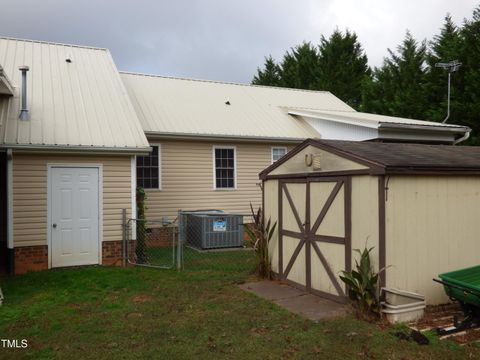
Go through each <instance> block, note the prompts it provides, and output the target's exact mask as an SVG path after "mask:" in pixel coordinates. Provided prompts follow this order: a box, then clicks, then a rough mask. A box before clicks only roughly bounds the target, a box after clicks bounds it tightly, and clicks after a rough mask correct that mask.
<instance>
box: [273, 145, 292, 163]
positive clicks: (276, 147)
mask: <svg viewBox="0 0 480 360" xmlns="http://www.w3.org/2000/svg"><path fill="white" fill-rule="evenodd" d="M274 149H283V150H285V154H284V155H283V156H285V155H287V153H288V148H287V147H286V146H272V148H271V150H270V160H271V161H272V164H273V163H274V162H276V161H278V160H273V150H274Z"/></svg>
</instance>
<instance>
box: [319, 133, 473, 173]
mask: <svg viewBox="0 0 480 360" xmlns="http://www.w3.org/2000/svg"><path fill="white" fill-rule="evenodd" d="M315 143H319V144H324V145H327V146H331V147H333V148H335V149H337V150H340V151H342V152H345V153H348V154H351V155H355V156H357V157H360V158H363V159H365V160H367V161H371V162H373V163H376V164H379V165H382V166H384V167H386V168H456V169H458V168H466V169H467V168H468V169H479V170H480V147H478V146H453V145H425V144H409V143H381V142H356V141H341V140H322V141H316V140H313V144H315Z"/></svg>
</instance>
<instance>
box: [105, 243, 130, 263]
mask: <svg viewBox="0 0 480 360" xmlns="http://www.w3.org/2000/svg"><path fill="white" fill-rule="evenodd" d="M129 243H130V244H129V248H128V253H129V254H133V253H134V252H135V241H130V242H129ZM122 258H123V241H104V242H103V243H102V265H107V266H109V265H110V266H111V265H117V266H120V265H122Z"/></svg>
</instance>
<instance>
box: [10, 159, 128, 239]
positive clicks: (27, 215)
mask: <svg viewBox="0 0 480 360" xmlns="http://www.w3.org/2000/svg"><path fill="white" fill-rule="evenodd" d="M55 163H61V164H69V165H74V164H75V163H82V164H85V163H89V164H102V165H103V241H115V240H121V239H122V227H121V225H122V209H124V208H126V209H127V215H129V214H130V213H131V207H132V200H131V175H130V172H131V158H130V157H129V156H75V155H68V156H64V155H46V154H45V155H32V154H16V153H14V155H13V238H14V246H16V247H18V246H35V245H46V244H47V243H48V240H47V174H48V168H47V165H48V164H55ZM100 191H102V189H100Z"/></svg>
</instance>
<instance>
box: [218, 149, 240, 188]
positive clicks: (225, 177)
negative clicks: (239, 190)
mask: <svg viewBox="0 0 480 360" xmlns="http://www.w3.org/2000/svg"><path fill="white" fill-rule="evenodd" d="M213 152H214V154H213V156H214V162H215V169H214V170H215V179H214V181H215V189H235V148H234V147H216V146H215V147H214V148H213Z"/></svg>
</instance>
